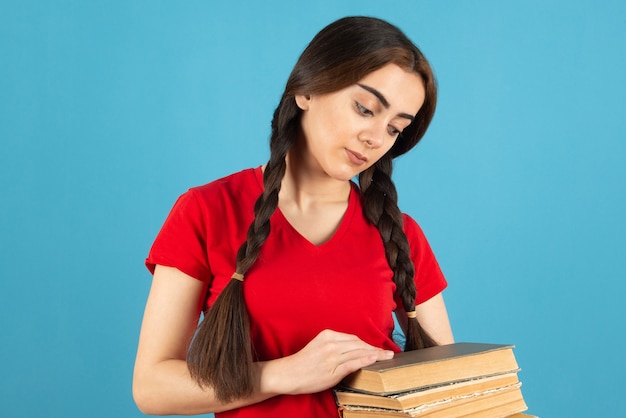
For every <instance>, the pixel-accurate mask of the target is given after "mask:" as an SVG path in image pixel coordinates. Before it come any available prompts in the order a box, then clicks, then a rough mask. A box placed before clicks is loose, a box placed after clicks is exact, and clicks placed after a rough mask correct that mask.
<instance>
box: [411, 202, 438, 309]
mask: <svg viewBox="0 0 626 418" xmlns="http://www.w3.org/2000/svg"><path fill="white" fill-rule="evenodd" d="M404 233H405V234H406V236H407V238H408V240H409V245H410V246H411V260H413V264H414V265H415V287H416V289H417V297H416V300H415V304H416V305H419V304H420V303H423V302H426V301H427V300H428V299H430V298H432V297H433V296H435V295H437V294H439V293H440V292H441V291H442V290H443V289H445V288H446V286H447V285H448V283H447V281H446V279H445V277H444V275H443V272H442V271H441V268H440V267H439V263H438V262H437V259H436V258H435V254H434V253H433V251H432V249H431V247H430V244H429V243H428V241H427V240H426V236H425V235H424V232H423V231H422V229H421V228H420V226H419V225H418V224H417V222H415V220H414V219H413V218H411V217H410V216H409V215H406V214H405V215H404Z"/></svg>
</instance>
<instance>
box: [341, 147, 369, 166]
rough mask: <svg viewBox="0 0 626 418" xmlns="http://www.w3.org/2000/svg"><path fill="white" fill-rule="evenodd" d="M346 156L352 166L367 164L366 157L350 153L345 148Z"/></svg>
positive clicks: (353, 152) (350, 151)
mask: <svg viewBox="0 0 626 418" xmlns="http://www.w3.org/2000/svg"><path fill="white" fill-rule="evenodd" d="M346 154H348V159H349V160H350V162H351V163H352V164H354V165H363V164H365V163H366V162H367V157H366V156H364V155H363V154H359V153H358V152H356V151H352V150H349V149H347V148H346Z"/></svg>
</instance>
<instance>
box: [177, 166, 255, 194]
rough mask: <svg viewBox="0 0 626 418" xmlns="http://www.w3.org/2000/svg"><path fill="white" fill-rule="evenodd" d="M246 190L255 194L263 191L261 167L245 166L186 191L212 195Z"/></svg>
mask: <svg viewBox="0 0 626 418" xmlns="http://www.w3.org/2000/svg"><path fill="white" fill-rule="evenodd" d="M246 190H251V191H252V192H255V193H256V194H258V193H260V192H262V191H263V174H262V172H261V167H256V168H246V169H244V170H241V171H238V172H236V173H232V174H229V175H227V176H224V177H222V178H219V179H216V180H213V181H211V182H209V183H206V184H203V185H200V186H195V187H192V188H190V189H189V190H188V192H187V193H191V194H196V195H199V196H210V197H213V196H214V195H215V194H220V193H229V194H230V193H232V192H238V193H241V192H243V191H246Z"/></svg>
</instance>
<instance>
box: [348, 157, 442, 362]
mask: <svg viewBox="0 0 626 418" xmlns="http://www.w3.org/2000/svg"><path fill="white" fill-rule="evenodd" d="M392 171H393V160H392V157H391V156H390V155H385V156H383V158H381V159H380V160H379V161H378V162H376V164H375V165H373V166H372V167H370V168H369V169H368V170H366V171H364V172H363V173H361V175H360V176H359V183H360V185H361V190H362V192H363V212H364V214H365V217H366V218H367V219H368V220H369V221H370V222H372V223H373V224H374V225H376V227H377V228H378V231H379V232H380V236H381V237H382V240H383V244H384V246H385V256H386V257H387V262H388V263H389V267H390V268H391V270H392V271H393V280H394V283H395V284H396V289H397V292H398V295H399V296H400V299H401V301H402V304H403V307H404V310H405V311H406V312H411V311H414V310H415V299H416V294H417V290H416V288H415V281H414V278H415V267H414V266H413V262H412V261H411V258H410V247H409V241H408V239H407V237H406V235H405V234H404V229H403V221H402V212H401V211H400V208H399V207H398V193H397V191H396V187H395V185H394V184H393V181H392V180H391V172H392ZM434 345H436V343H435V341H434V340H433V339H432V338H431V337H430V336H429V335H428V333H427V332H426V331H425V330H424V329H423V328H422V327H421V326H420V324H419V322H418V320H417V318H409V321H408V328H407V334H406V344H405V347H404V349H405V351H410V350H416V349H419V348H425V347H431V346H434Z"/></svg>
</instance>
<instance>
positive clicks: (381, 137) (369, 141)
mask: <svg viewBox="0 0 626 418" xmlns="http://www.w3.org/2000/svg"><path fill="white" fill-rule="evenodd" d="M359 139H360V140H361V141H362V142H364V143H365V144H366V145H367V146H368V147H369V148H373V149H376V148H380V147H381V146H382V145H383V143H384V142H385V128H382V127H380V126H378V125H373V126H371V127H370V128H369V129H367V130H364V131H363V132H362V133H361V135H360V137H359Z"/></svg>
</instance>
